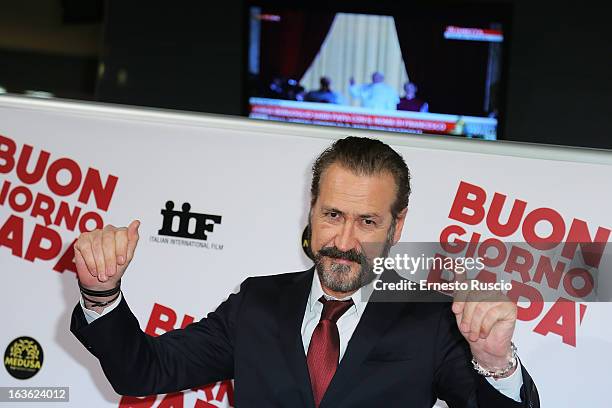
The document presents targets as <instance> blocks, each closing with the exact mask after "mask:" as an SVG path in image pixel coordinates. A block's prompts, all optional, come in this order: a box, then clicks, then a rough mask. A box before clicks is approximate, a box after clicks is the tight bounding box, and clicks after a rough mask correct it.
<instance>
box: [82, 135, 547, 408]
mask: <svg viewBox="0 0 612 408" xmlns="http://www.w3.org/2000/svg"><path fill="white" fill-rule="evenodd" d="M279 171H282V169H279ZM310 185H311V187H310V190H311V194H310V200H309V203H308V204H309V207H310V211H309V221H308V231H309V233H308V234H307V236H308V242H309V244H308V245H309V246H308V249H309V254H310V255H312V258H313V260H314V265H313V266H312V267H311V268H309V269H308V270H305V271H301V272H292V273H283V274H277V275H268V276H257V277H250V278H247V279H246V280H244V281H243V282H242V284H241V285H240V290H239V292H238V293H235V294H231V295H230V296H229V297H228V298H227V299H226V300H225V301H224V302H222V303H221V304H220V306H219V307H217V309H216V310H215V311H213V312H210V313H208V315H207V316H206V317H205V318H203V319H201V320H200V321H199V322H196V323H192V324H190V325H188V326H186V327H185V328H184V329H177V330H172V331H168V332H166V333H164V334H162V335H161V336H157V337H154V336H150V335H148V334H146V333H144V332H143V331H142V330H141V329H140V326H139V323H138V320H137V318H136V317H135V316H134V314H133V313H132V311H131V310H130V308H129V307H128V303H127V300H126V299H127V297H128V296H124V294H123V293H122V292H121V291H120V289H121V279H122V278H125V277H126V276H125V271H126V268H127V267H128V265H129V264H130V261H131V260H132V259H133V257H134V253H135V250H136V246H137V243H138V227H139V221H133V222H132V223H131V224H130V225H129V226H128V227H122V228H117V227H114V226H111V225H107V226H105V227H104V229H103V230H95V231H92V232H86V233H83V234H81V235H80V236H79V238H78V240H77V241H76V243H75V245H74V250H75V263H76V269H77V276H78V283H79V287H80V290H81V299H80V301H79V303H77V304H76V305H75V308H74V310H73V313H72V321H71V326H70V330H71V331H72V333H73V334H74V335H75V336H76V337H77V338H78V339H79V341H80V342H81V343H82V344H83V345H84V346H85V347H86V348H87V349H88V350H89V351H90V352H91V353H92V354H93V355H95V356H96V357H97V358H98V359H99V361H100V364H101V366H102V369H103V371H104V374H105V375H106V377H107V378H108V380H109V381H110V383H111V385H112V386H113V388H114V389H115V391H117V392H118V393H119V394H123V395H132V396H145V395H153V394H159V393H170V392H176V391H180V390H185V389H190V388H194V387H198V386H201V385H204V384H209V383H213V382H215V381H219V380H225V379H231V378H233V379H234V381H235V394H234V398H235V404H236V406H237V407H291V408H295V407H378V406H383V405H384V406H405V407H431V406H432V405H433V404H434V403H435V401H436V398H440V399H443V400H445V401H446V402H447V403H448V405H449V406H450V407H451V408H458V407H480V408H490V407H495V408H506V407H507V408H510V407H525V408H533V407H535V408H538V407H539V399H538V392H537V389H536V387H535V384H534V382H533V380H532V379H531V377H530V376H529V373H528V372H527V370H526V369H525V367H524V365H522V364H521V363H520V362H519V360H518V358H517V356H516V349H515V348H514V346H513V344H512V342H511V340H512V338H513V334H514V326H515V323H516V314H517V308H516V305H515V304H514V303H512V302H510V301H498V302H491V301H488V302H485V301H480V300H479V298H478V297H477V296H476V297H472V296H475V295H474V294H473V293H472V294H466V295H465V296H463V297H461V298H459V299H455V301H454V302H453V303H452V304H451V302H450V301H449V300H452V298H449V297H447V296H446V295H442V294H439V293H437V292H431V293H430V291H422V292H417V293H415V294H414V295H415V296H416V297H415V298H414V299H413V300H412V301H407V300H404V301H385V300H389V299H388V298H386V297H385V296H387V295H389V294H388V293H382V294H381V293H380V292H377V293H371V292H368V291H366V290H365V289H366V286H367V285H370V283H371V282H372V280H373V279H374V278H375V273H374V269H373V259H374V258H375V257H377V256H387V255H388V254H389V250H390V248H391V247H392V246H393V245H395V244H396V243H397V242H398V241H399V239H400V237H401V235H402V229H403V226H404V221H405V219H406V216H407V211H408V200H409V196H410V191H411V190H410V173H409V170H408V167H407V166H406V163H405V162H404V159H403V158H402V156H400V155H399V154H398V153H397V152H396V151H395V150H393V149H392V148H391V147H390V146H388V145H386V144H384V143H383V142H381V141H380V140H375V139H368V138H359V137H347V138H344V139H340V140H337V141H335V142H334V143H333V144H332V145H331V146H329V147H328V148H327V149H325V150H324V151H323V152H322V153H321V154H320V155H319V156H318V157H317V159H316V160H315V162H314V165H313V167H312V180H311V183H310ZM244 210H245V211H252V209H249V208H248V206H247V205H245V206H244ZM269 222H285V221H284V220H276V219H275V220H269ZM245 227H246V226H245ZM277 238H278V239H286V237H277ZM366 243H379V245H378V246H375V247H374V248H372V247H367V246H366V245H365V244H366ZM366 248H370V249H369V250H366ZM262 251H265V256H263V257H262V258H265V257H273V256H275V248H274V241H273V240H272V241H270V242H269V243H267V244H262ZM231 267H232V266H231V259H229V260H228V268H231ZM194 268H198V266H197V265H194ZM142 272H146V271H142ZM172 272H173V271H168V275H167V276H168V280H171V279H174V278H175V277H173V275H172ZM218 272H219V271H207V273H208V274H209V276H210V277H211V279H215V276H216V275H215V273H218ZM159 278H160V277H159V276H157V277H149V278H144V279H145V281H146V279H159ZM379 278H380V279H381V280H382V282H386V283H389V284H391V283H395V284H400V283H401V282H402V280H403V279H404V278H402V277H401V276H399V275H398V274H397V272H395V271H394V270H393V269H387V270H385V271H384V272H382V274H381V275H380V276H379ZM160 284H161V285H163V284H164V282H159V281H157V282H155V285H160ZM133 289H135V288H133ZM143 290H146V288H143ZM368 293H370V295H368ZM432 294H437V295H436V296H438V298H435V297H434V298H435V299H438V300H439V301H427V302H425V301H422V300H420V299H424V298H421V297H419V296H421V295H432ZM126 295H127V294H126ZM379 295H381V296H383V297H379ZM471 361H472V363H471ZM472 364H474V367H476V368H477V369H478V370H476V369H474V368H473V367H472ZM493 377H495V378H493Z"/></svg>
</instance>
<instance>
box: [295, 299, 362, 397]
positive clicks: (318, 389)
mask: <svg viewBox="0 0 612 408" xmlns="http://www.w3.org/2000/svg"><path fill="white" fill-rule="evenodd" d="M319 302H321V303H323V312H322V313H321V320H319V323H318V324H317V327H315V329H314V332H313V333H312V337H311V339H310V345H309V346H308V354H307V356H306V360H307V361H308V373H309V374H310V384H311V385H312V394H313V396H314V400H315V406H316V407H318V406H319V404H320V403H321V400H322V399H323V395H324V394H325V390H327V387H328V386H329V383H330V382H331V380H332V377H333V376H334V373H335V372H336V368H337V367H338V359H339V357H340V335H339V334H338V326H336V322H337V321H338V319H339V318H340V316H342V315H343V314H344V312H346V311H347V310H348V309H349V308H350V307H351V306H352V305H353V300H352V299H349V300H327V299H325V297H323V296H321V298H320V299H319Z"/></svg>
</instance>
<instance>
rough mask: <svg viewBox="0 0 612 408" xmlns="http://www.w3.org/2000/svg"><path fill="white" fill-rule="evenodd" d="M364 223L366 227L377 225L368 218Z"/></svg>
mask: <svg viewBox="0 0 612 408" xmlns="http://www.w3.org/2000/svg"><path fill="white" fill-rule="evenodd" d="M363 223H364V224H365V225H367V226H374V225H376V223H375V222H374V221H373V220H370V219H367V218H366V219H364V220H363Z"/></svg>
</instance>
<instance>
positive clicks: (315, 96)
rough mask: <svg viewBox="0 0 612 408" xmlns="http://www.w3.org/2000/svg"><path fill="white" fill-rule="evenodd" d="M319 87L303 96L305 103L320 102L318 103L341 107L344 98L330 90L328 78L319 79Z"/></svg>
mask: <svg viewBox="0 0 612 408" xmlns="http://www.w3.org/2000/svg"><path fill="white" fill-rule="evenodd" d="M319 84H320V87H319V89H317V90H315V91H310V92H308V93H307V94H306V95H305V96H304V101H306V102H320V103H334V104H337V105H342V104H343V103H344V98H342V95H340V94H339V93H338V92H334V91H332V89H331V79H329V78H328V77H325V76H323V77H321V79H320V80H319Z"/></svg>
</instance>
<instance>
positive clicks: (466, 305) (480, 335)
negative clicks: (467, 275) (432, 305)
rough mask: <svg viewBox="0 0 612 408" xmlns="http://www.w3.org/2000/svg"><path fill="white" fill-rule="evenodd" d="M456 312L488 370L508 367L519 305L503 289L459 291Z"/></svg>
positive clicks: (480, 359) (461, 328) (478, 360)
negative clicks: (517, 306) (500, 290)
mask: <svg viewBox="0 0 612 408" xmlns="http://www.w3.org/2000/svg"><path fill="white" fill-rule="evenodd" d="M453 312H454V313H455V317H456V319H457V326H458V327H459V331H461V333H462V334H463V337H465V339H466V340H467V342H468V344H469V345H470V349H471V351H472V356H473V357H474V359H475V360H476V361H477V362H478V363H479V364H480V365H481V366H483V367H484V368H486V369H489V370H498V369H501V368H504V367H506V366H507V364H508V362H509V359H510V356H511V345H510V342H511V341H512V335H513V334H514V326H515V324H516V313H517V308H516V305H515V304H514V303H513V302H512V301H510V299H508V297H507V296H505V295H504V294H503V293H501V292H483V291H466V292H461V293H458V294H456V297H455V301H454V302H453ZM513 372H514V370H512V371H511V372H509V373H507V374H506V376H509V375H511V374H512V373H513Z"/></svg>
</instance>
